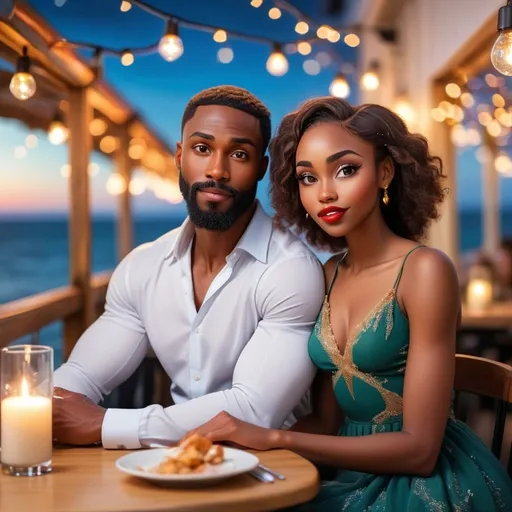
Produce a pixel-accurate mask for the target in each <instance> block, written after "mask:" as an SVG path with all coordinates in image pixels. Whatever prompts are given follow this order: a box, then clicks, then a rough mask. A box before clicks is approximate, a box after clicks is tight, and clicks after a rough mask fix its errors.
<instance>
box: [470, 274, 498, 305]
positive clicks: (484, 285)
mask: <svg viewBox="0 0 512 512" xmlns="http://www.w3.org/2000/svg"><path fill="white" fill-rule="evenodd" d="M466 301H467V305H468V306H469V307H470V308H473V309H483V308H486V307H487V306H488V305H489V304H490V303H491V302H492V284H491V282H490V281H488V280H486V279H471V280H470V281H469V283H468V289H467V297H466Z"/></svg>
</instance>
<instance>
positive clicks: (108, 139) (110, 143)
mask: <svg viewBox="0 0 512 512" xmlns="http://www.w3.org/2000/svg"><path fill="white" fill-rule="evenodd" d="M100 149H101V151H103V153H106V154H110V153H113V152H114V151H115V150H116V149H117V139H116V138H115V137H113V136H112V135H105V137H103V138H102V139H101V140H100Z"/></svg>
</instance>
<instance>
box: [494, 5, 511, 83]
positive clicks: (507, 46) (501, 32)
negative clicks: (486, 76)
mask: <svg viewBox="0 0 512 512" xmlns="http://www.w3.org/2000/svg"><path fill="white" fill-rule="evenodd" d="M491 62H492V65H493V66H494V67H495V68H496V70H497V71H499V72H500V73H501V74H503V75H505V76H512V0H508V2H507V5H505V6H503V7H501V8H500V10H499V11H498V38H497V39H496V42H495V43H494V46H493V47H492V50H491Z"/></svg>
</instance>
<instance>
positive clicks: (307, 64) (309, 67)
mask: <svg viewBox="0 0 512 512" xmlns="http://www.w3.org/2000/svg"><path fill="white" fill-rule="evenodd" d="M302 68H303V69H304V71H305V72H306V73H307V74H308V75H312V76H314V75H318V74H319V73H320V71H321V70H322V66H320V62H318V61H317V60H315V59H308V60H306V61H304V64H302Z"/></svg>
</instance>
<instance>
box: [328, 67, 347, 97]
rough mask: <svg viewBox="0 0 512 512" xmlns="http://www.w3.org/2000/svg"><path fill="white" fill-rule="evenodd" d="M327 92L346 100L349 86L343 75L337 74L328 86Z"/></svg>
mask: <svg viewBox="0 0 512 512" xmlns="http://www.w3.org/2000/svg"><path fill="white" fill-rule="evenodd" d="M329 92H330V93H331V95H332V96H336V97H337V98H348V96H349V94H350V85H348V82H347V79H346V78H345V75H344V74H343V73H338V74H337V75H336V76H335V77H334V80H333V81H332V82H331V85H330V86H329Z"/></svg>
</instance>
